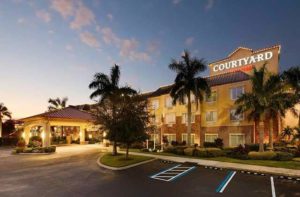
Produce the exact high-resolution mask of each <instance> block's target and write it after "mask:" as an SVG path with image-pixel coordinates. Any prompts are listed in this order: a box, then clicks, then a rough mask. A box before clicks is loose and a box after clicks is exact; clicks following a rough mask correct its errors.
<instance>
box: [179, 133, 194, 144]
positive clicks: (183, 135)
mask: <svg viewBox="0 0 300 197" xmlns="http://www.w3.org/2000/svg"><path fill="white" fill-rule="evenodd" d="M187 136H188V134H187V133H183V134H182V138H181V140H182V142H183V141H185V142H186V143H187ZM191 144H195V134H191Z"/></svg>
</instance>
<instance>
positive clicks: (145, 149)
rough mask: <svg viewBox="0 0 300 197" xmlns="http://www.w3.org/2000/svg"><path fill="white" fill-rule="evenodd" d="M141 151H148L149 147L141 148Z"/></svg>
mask: <svg viewBox="0 0 300 197" xmlns="http://www.w3.org/2000/svg"><path fill="white" fill-rule="evenodd" d="M141 152H149V149H147V148H143V149H141Z"/></svg>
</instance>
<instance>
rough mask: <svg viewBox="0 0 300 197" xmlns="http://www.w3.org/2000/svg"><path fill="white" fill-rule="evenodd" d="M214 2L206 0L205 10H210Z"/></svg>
mask: <svg viewBox="0 0 300 197" xmlns="http://www.w3.org/2000/svg"><path fill="white" fill-rule="evenodd" d="M214 3H215V1H214V0H207V3H206V6H205V10H210V9H211V8H212V7H213V6H214Z"/></svg>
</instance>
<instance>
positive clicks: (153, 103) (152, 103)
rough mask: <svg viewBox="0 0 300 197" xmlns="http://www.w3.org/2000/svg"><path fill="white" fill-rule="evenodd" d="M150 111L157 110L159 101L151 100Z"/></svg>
mask: <svg viewBox="0 0 300 197" xmlns="http://www.w3.org/2000/svg"><path fill="white" fill-rule="evenodd" d="M151 105H152V109H154V110H157V109H158V108H159V100H153V101H152V102H151Z"/></svg>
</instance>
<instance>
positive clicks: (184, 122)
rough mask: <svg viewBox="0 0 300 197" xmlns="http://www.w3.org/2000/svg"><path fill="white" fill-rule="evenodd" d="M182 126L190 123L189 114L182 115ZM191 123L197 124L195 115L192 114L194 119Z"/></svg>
mask: <svg viewBox="0 0 300 197" xmlns="http://www.w3.org/2000/svg"><path fill="white" fill-rule="evenodd" d="M181 122H182V124H187V123H188V114H187V113H183V114H182V121H181ZM191 123H195V114H194V113H192V117H191Z"/></svg>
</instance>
